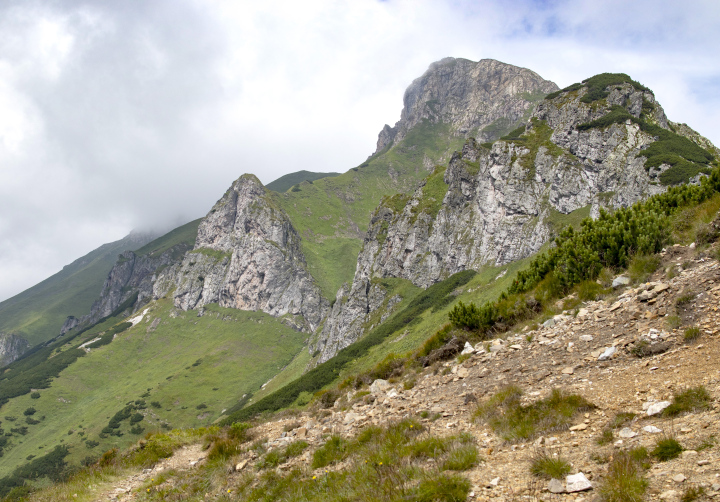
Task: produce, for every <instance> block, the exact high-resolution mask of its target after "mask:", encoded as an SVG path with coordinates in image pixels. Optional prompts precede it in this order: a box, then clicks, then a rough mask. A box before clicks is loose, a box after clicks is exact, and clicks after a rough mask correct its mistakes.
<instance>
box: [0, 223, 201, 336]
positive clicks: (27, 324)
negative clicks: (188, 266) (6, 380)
mask: <svg viewBox="0 0 720 502" xmlns="http://www.w3.org/2000/svg"><path fill="white" fill-rule="evenodd" d="M199 224H200V219H197V220H194V221H191V222H190V223H186V224H185V225H182V226H180V227H178V228H176V229H174V230H171V231H170V232H168V233H166V234H165V235H162V236H161V237H158V238H157V239H155V240H153V241H151V242H147V240H148V239H147V238H145V239H144V240H138V239H137V237H135V236H132V237H131V236H128V237H125V238H124V239H121V240H119V241H116V242H112V243H109V244H103V245H102V246H100V247H99V248H97V249H96V250H94V251H91V252H90V253H88V254H86V255H85V256H83V257H82V258H78V259H77V260H75V261H74V262H72V263H71V264H70V265H67V266H65V267H64V268H63V269H62V270H61V271H60V272H58V273H57V274H55V275H53V276H50V277H48V278H47V279H45V280H44V281H42V282H41V283H39V284H36V285H35V286H33V287H31V288H30V289H27V290H25V291H23V292H22V293H20V294H19V295H16V296H14V297H12V298H10V299H8V300H5V301H4V302H2V303H0V333H15V334H18V335H20V336H22V337H23V338H25V339H26V340H27V341H28V342H29V343H30V345H31V346H32V345H36V344H38V343H42V342H45V341H47V340H50V339H51V338H54V337H55V336H57V335H58V334H60V328H61V327H62V325H63V323H64V322H65V319H66V318H67V317H68V316H70V315H73V316H75V317H81V316H83V315H85V314H88V313H89V312H90V307H91V306H92V304H93V302H94V301H95V300H97V299H98V297H99V295H100V290H101V289H102V285H103V283H104V282H105V279H106V278H107V275H108V273H109V272H110V270H111V269H112V267H113V265H115V262H116V261H117V257H118V255H119V254H120V253H122V252H123V251H128V250H130V251H136V252H137V254H139V255H145V254H149V255H157V254H161V253H163V252H165V251H167V250H168V249H170V248H171V247H173V246H175V245H177V244H185V245H186V247H188V248H191V247H192V246H194V245H195V238H196V237H197V227H198V225H199ZM143 244H144V245H143ZM139 246H142V247H140V248H139V249H138V247H139Z"/></svg>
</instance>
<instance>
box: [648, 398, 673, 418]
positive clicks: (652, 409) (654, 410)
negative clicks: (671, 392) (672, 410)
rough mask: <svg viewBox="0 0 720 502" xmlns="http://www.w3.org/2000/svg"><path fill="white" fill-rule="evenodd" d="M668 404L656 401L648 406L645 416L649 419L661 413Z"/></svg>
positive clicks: (667, 402) (668, 402)
mask: <svg viewBox="0 0 720 502" xmlns="http://www.w3.org/2000/svg"><path fill="white" fill-rule="evenodd" d="M670 404H671V403H670V401H658V402H657V403H652V404H651V405H650V406H648V409H647V415H648V416H649V417H651V416H653V415H657V414H659V413H662V411H663V410H664V409H665V408H667V407H668V406H670Z"/></svg>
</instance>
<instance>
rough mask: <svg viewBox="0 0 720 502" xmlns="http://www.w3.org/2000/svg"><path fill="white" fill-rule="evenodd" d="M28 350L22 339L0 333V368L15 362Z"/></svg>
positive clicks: (25, 342) (26, 343)
mask: <svg viewBox="0 0 720 502" xmlns="http://www.w3.org/2000/svg"><path fill="white" fill-rule="evenodd" d="M29 348H30V345H29V344H28V342H27V340H25V339H24V338H23V337H21V336H18V335H15V334H12V333H11V334H5V333H0V368H2V367H3V366H6V365H8V364H10V363H11V362H13V361H15V360H16V359H17V358H18V357H20V356H21V355H22V354H23V353H24V352H25V351H26V350H27V349H29Z"/></svg>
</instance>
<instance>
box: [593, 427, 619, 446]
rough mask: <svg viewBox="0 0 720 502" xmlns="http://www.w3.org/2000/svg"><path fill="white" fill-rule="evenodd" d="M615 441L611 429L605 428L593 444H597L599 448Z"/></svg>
mask: <svg viewBox="0 0 720 502" xmlns="http://www.w3.org/2000/svg"><path fill="white" fill-rule="evenodd" d="M614 440H615V435H614V434H613V431H612V429H610V428H609V427H606V428H605V429H603V430H602V432H600V435H599V436H598V437H597V439H595V442H596V443H597V444H599V445H600V446H603V445H606V444H610V443H612V442H613V441H614Z"/></svg>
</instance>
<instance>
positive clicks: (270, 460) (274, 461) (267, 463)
mask: <svg viewBox="0 0 720 502" xmlns="http://www.w3.org/2000/svg"><path fill="white" fill-rule="evenodd" d="M282 463H283V456H282V454H281V453H280V451H279V450H272V451H269V452H267V453H266V454H265V457H263V459H262V460H261V461H260V462H258V464H257V467H258V469H268V468H272V467H277V466H278V465H280V464H282Z"/></svg>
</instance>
